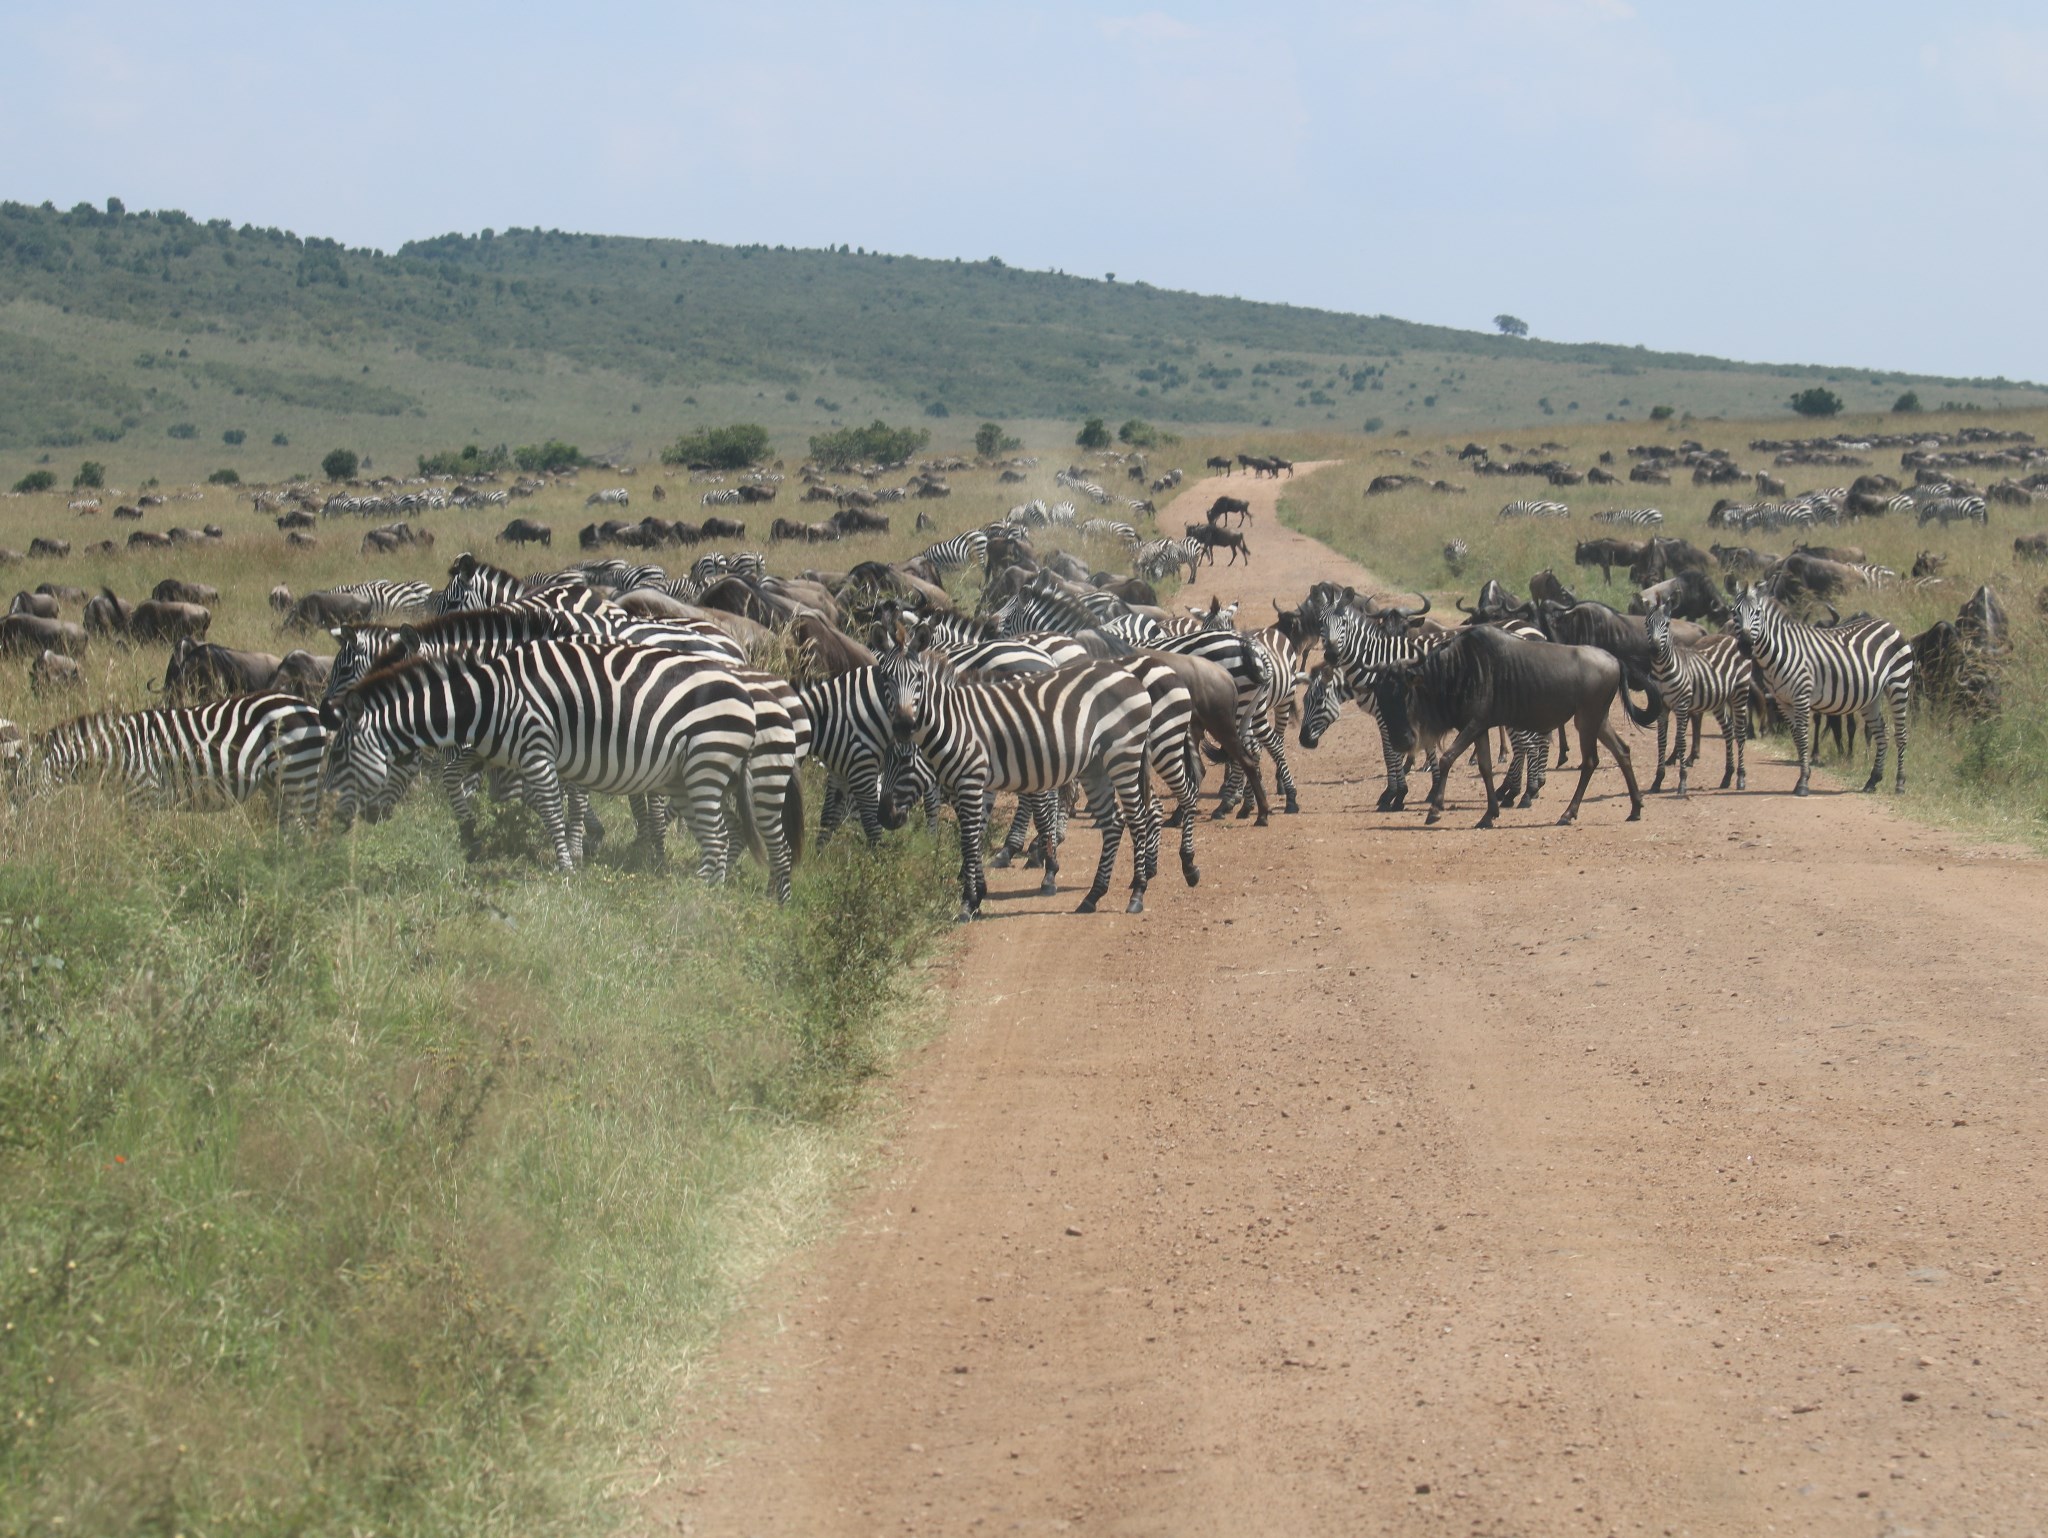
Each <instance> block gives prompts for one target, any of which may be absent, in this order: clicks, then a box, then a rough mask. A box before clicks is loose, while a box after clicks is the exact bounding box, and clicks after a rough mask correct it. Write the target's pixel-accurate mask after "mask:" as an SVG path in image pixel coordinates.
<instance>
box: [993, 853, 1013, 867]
mask: <svg viewBox="0 0 2048 1538" xmlns="http://www.w3.org/2000/svg"><path fill="white" fill-rule="evenodd" d="M1011 859H1012V856H1011V854H1010V851H1009V850H1007V849H998V850H997V851H996V852H995V853H994V854H992V855H990V856H989V857H988V863H989V867H990V869H992V870H1008V869H1009V868H1010V861H1011Z"/></svg>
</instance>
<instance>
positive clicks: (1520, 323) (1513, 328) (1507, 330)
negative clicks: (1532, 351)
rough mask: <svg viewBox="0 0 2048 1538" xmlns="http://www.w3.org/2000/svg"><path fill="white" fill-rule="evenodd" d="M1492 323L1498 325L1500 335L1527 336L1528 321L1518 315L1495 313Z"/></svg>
mask: <svg viewBox="0 0 2048 1538" xmlns="http://www.w3.org/2000/svg"><path fill="white" fill-rule="evenodd" d="M1493 323H1494V324H1495V325H1496V326H1498V327H1500V334H1501V335H1502V336H1527V335H1528V334H1529V323H1528V322H1527V321H1526V320H1523V319H1522V317H1521V316H1519V315H1496V316H1494V318H1493Z"/></svg>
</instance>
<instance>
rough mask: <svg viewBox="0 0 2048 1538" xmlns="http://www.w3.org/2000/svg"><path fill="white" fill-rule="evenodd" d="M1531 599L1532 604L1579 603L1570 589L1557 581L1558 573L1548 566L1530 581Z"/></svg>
mask: <svg viewBox="0 0 2048 1538" xmlns="http://www.w3.org/2000/svg"><path fill="white" fill-rule="evenodd" d="M1529 599H1530V601H1531V602H1532V603H1563V604H1573V603H1577V602H1578V601H1579V600H1578V599H1577V598H1575V597H1573V596H1572V591H1571V589H1570V588H1568V587H1566V586H1565V585H1564V584H1563V583H1562V582H1560V581H1558V580H1557V573H1556V572H1554V571H1552V570H1551V569H1550V568H1549V567H1548V566H1546V567H1544V568H1543V570H1541V571H1539V572H1537V573H1536V575H1535V576H1533V577H1531V578H1530V579H1529Z"/></svg>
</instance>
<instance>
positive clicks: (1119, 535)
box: [1080, 518, 1138, 550]
mask: <svg viewBox="0 0 2048 1538" xmlns="http://www.w3.org/2000/svg"><path fill="white" fill-rule="evenodd" d="M1080 533H1081V535H1082V537H1083V538H1085V539H1114V540H1120V541H1121V542H1122V543H1124V544H1126V545H1128V546H1130V547H1131V548H1132V549H1133V550H1135V549H1137V547H1138V531H1137V530H1136V529H1134V528H1132V527H1131V526H1130V525H1129V524H1128V523H1118V522H1117V521H1116V520H1115V519H1113V518H1090V519H1089V520H1088V521H1087V522H1086V523H1084V524H1082V525H1081V526H1080Z"/></svg>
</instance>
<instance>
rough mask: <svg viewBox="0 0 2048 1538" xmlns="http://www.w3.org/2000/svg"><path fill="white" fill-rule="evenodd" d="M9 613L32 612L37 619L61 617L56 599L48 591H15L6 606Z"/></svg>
mask: <svg viewBox="0 0 2048 1538" xmlns="http://www.w3.org/2000/svg"><path fill="white" fill-rule="evenodd" d="M7 612H8V613H9V614H33V615H35V616H36V617H37V618H38V619H58V618H61V615H60V614H59V611H58V608H57V600H56V599H55V598H54V597H52V596H51V595H50V594H48V593H16V594H15V595H14V601H13V602H12V603H10V604H8V606H7Z"/></svg>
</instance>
